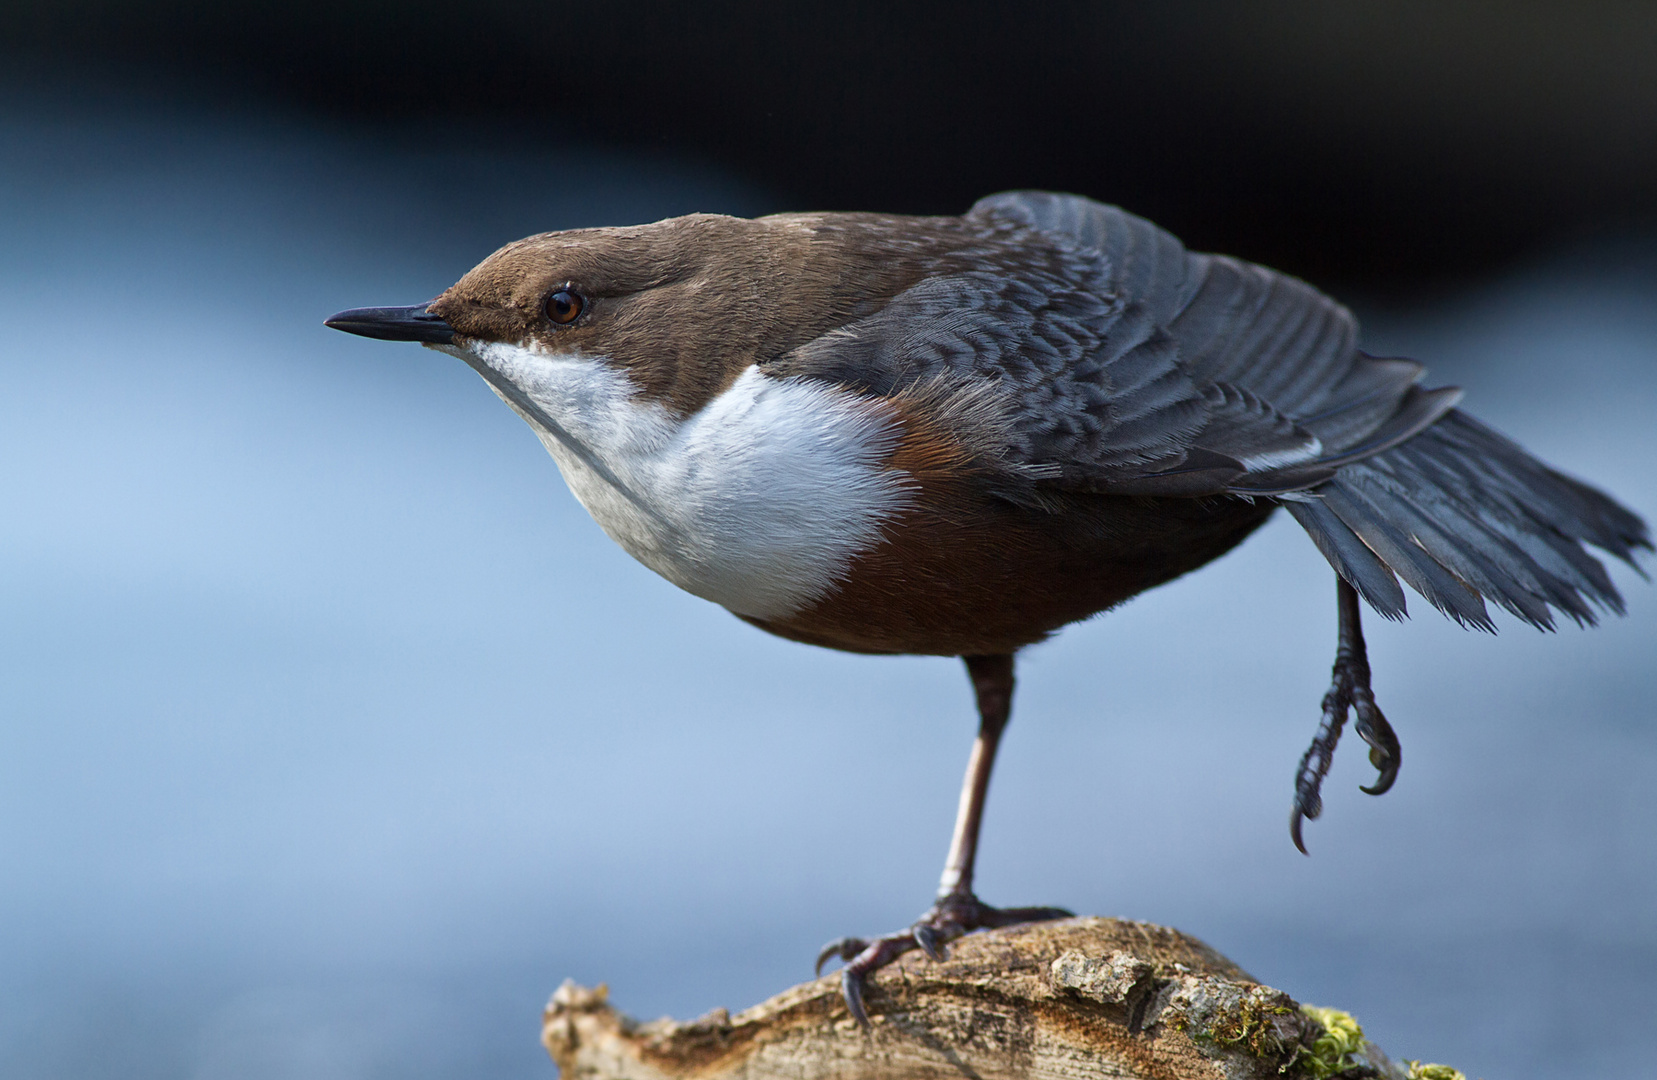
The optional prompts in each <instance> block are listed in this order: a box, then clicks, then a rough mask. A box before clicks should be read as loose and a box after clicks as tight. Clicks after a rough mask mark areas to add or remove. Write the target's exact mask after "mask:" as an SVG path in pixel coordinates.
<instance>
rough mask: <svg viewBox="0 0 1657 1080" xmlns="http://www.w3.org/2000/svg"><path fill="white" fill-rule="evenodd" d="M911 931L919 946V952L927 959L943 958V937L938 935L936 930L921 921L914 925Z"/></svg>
mask: <svg viewBox="0 0 1657 1080" xmlns="http://www.w3.org/2000/svg"><path fill="white" fill-rule="evenodd" d="M913 933H914V935H915V944H916V945H919V946H920V947H921V952H923V953H925V954H926V955H927V958H928V959H931V960H942V959H943V958H944V950H943V939H942V938H940V937H939V936H938V932H937V931H936V930H934V929H932V927H930V926H927V925H925V924H924V923H921V924H917V925H916V926H915V929H914V931H913Z"/></svg>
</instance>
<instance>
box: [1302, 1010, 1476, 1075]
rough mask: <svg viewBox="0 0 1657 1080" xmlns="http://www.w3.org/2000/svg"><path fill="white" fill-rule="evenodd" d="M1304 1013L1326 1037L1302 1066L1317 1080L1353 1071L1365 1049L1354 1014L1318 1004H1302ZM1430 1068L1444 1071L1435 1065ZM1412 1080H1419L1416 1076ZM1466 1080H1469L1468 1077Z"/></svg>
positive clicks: (1317, 1043) (1316, 1044) (1362, 1032)
mask: <svg viewBox="0 0 1657 1080" xmlns="http://www.w3.org/2000/svg"><path fill="white" fill-rule="evenodd" d="M1300 1011H1301V1012H1303V1013H1305V1014H1306V1015H1307V1016H1310V1017H1311V1018H1312V1019H1313V1020H1316V1021H1317V1022H1318V1023H1319V1024H1320V1025H1322V1027H1323V1034H1322V1035H1319V1036H1318V1038H1317V1041H1316V1042H1314V1043H1312V1049H1311V1051H1310V1052H1309V1053H1308V1054H1307V1055H1306V1056H1305V1057H1303V1058H1301V1059H1300V1065H1301V1067H1302V1068H1304V1069H1305V1070H1306V1072H1307V1073H1308V1074H1309V1075H1310V1076H1311V1077H1312V1078H1313V1080H1326V1078H1327V1077H1330V1076H1334V1075H1335V1074H1336V1073H1338V1072H1341V1071H1343V1070H1345V1069H1349V1068H1351V1067H1352V1065H1353V1064H1354V1062H1353V1060H1352V1055H1354V1054H1356V1053H1358V1052H1359V1051H1361V1050H1362V1049H1363V1048H1364V1029H1363V1028H1361V1027H1359V1026H1358V1021H1356V1020H1354V1019H1353V1018H1352V1014H1351V1013H1343V1012H1341V1011H1340V1010H1339V1009H1320V1008H1318V1007H1317V1006H1316V1005H1302V1006H1301V1007H1300ZM1429 1067H1430V1068H1435V1069H1436V1068H1442V1066H1438V1065H1433V1066H1429ZM1410 1080H1417V1078H1416V1077H1415V1075H1414V1074H1413V1073H1412V1074H1411V1076H1410ZM1420 1080H1453V1078H1449V1077H1443V1078H1441V1077H1437V1076H1432V1077H1429V1076H1426V1075H1425V1074H1423V1076H1422V1077H1420ZM1462 1080H1466V1078H1465V1077H1463V1078H1462Z"/></svg>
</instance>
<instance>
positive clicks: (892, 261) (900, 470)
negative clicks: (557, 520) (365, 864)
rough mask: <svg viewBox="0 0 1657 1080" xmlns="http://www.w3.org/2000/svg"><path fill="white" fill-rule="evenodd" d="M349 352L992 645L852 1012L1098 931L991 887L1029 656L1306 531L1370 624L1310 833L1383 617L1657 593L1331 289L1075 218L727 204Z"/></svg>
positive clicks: (929, 638) (1626, 514) (655, 558)
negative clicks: (447, 374) (484, 387)
mask: <svg viewBox="0 0 1657 1080" xmlns="http://www.w3.org/2000/svg"><path fill="white" fill-rule="evenodd" d="M327 325H329V326H331V327H334V328H336V329H339V330H345V331H348V332H350V333H354V334H361V335H363V336H365V337H372V338H385V339H390V340H394V341H418V342H422V343H424V344H426V345H428V346H430V347H433V348H436V349H438V350H440V351H442V352H446V353H449V354H451V355H453V356H456V357H459V358H460V359H461V360H464V361H465V362H466V363H467V364H469V365H471V366H472V368H473V369H475V370H476V371H477V373H478V374H479V375H481V376H483V378H484V381H485V382H487V383H488V384H489V387H490V389H492V390H494V391H495V393H496V394H498V395H500V397H501V399H502V400H503V401H505V402H506V403H507V404H508V405H509V406H511V407H512V409H513V410H514V411H515V412H517V413H518V415H519V416H521V417H523V418H524V420H526V421H527V422H528V423H529V425H530V427H531V428H533V429H534V431H535V433H536V434H537V435H538V436H539V437H540V439H541V442H542V443H543V444H544V445H545V446H546V448H547V450H548V451H550V452H551V454H552V457H553V459H554V460H555V461H556V462H557V463H558V468H559V469H560V470H561V471H562V473H563V475H564V479H565V480H566V481H567V482H568V484H569V486H570V489H571V490H572V491H573V492H574V493H575V496H576V498H577V499H579V500H580V501H581V503H582V505H584V506H585V507H586V508H587V510H588V511H589V512H590V513H591V514H592V516H593V517H594V518H595V519H596V520H597V521H598V523H599V525H601V526H602V527H603V528H604V530H605V532H607V533H609V534H610V536H611V537H612V538H613V539H614V540H615V541H616V542H617V543H619V544H621V546H622V547H624V548H626V549H627V551H628V552H630V553H631V554H632V555H633V556H634V557H635V558H637V559H638V560H639V561H640V562H643V563H644V564H645V565H646V566H648V567H650V568H651V569H652V570H655V571H656V572H657V573H659V574H661V575H662V576H663V577H665V578H667V579H668V580H669V581H672V582H673V583H674V584H676V585H678V586H680V587H681V588H683V589H686V590H688V591H690V592H692V593H695V594H696V595H697V596H700V597H704V598H706V599H708V600H712V601H714V602H715V603H717V604H721V605H723V606H724V607H726V608H728V609H729V610H730V611H732V612H733V613H735V614H736V615H737V616H739V617H741V618H743V619H746V620H747V621H748V622H751V623H753V624H754V625H755V626H758V627H760V628H761V629H763V630H767V631H770V632H771V633H773V634H779V635H781V636H783V637H786V638H792V639H794V640H796V641H803V642H808V643H810V644H813V645H822V646H826V647H828V648H834V649H844V650H848V651H851V652H863V653H924V654H933V655H945V656H960V657H962V658H963V659H964V660H965V661H966V667H967V673H968V675H969V676H970V677H971V680H972V685H973V689H974V691H975V692H976V695H977V704H978V713H979V729H978V736H977V741H976V742H975V743H974V744H973V748H972V753H971V757H970V759H969V764H968V767H967V774H966V780H965V784H964V786H963V790H962V793H961V803H960V811H959V816H958V818H957V820H956V824H955V833H954V839H953V840H952V842H951V844H950V848H949V854H948V858H947V860H946V862H945V866H944V872H943V878H942V881H941V882H940V884H939V889H938V894H937V897H936V902H935V903H934V904H933V905H932V907H931V908H930V909H929V910H928V911H927V912H926V913H925V914H924V915H922V916H921V918H920V919H919V920H918V921H917V922H916V923H915V924H914V925H913V926H911V927H909V928H907V929H905V930H902V931H900V932H898V933H894V934H887V935H885V936H882V937H877V938H873V939H867V940H865V939H863V938H845V939H843V940H840V941H836V942H833V943H831V944H830V945H829V946H828V947H827V948H825V949H824V950H823V952H822V954H821V955H820V956H819V958H818V967H819V969H821V967H822V964H823V961H824V960H826V959H828V958H829V957H831V956H837V957H839V958H840V959H841V960H843V961H845V967H844V968H843V969H842V976H841V978H842V986H843V988H844V991H845V996H846V1000H847V1004H848V1007H849V1009H850V1011H851V1013H852V1015H853V1016H854V1017H856V1018H857V1019H858V1020H859V1021H860V1022H862V1023H867V1018H866V1014H865V1010H864V1005H863V980H864V977H865V976H866V975H867V974H868V973H869V972H871V971H873V970H875V969H876V968H878V967H880V966H882V965H884V964H886V963H889V962H890V961H891V960H892V959H894V958H895V957H897V956H898V955H900V954H902V953H904V952H906V951H908V950H910V949H914V948H920V949H923V950H925V951H926V952H927V953H928V954H929V955H930V956H932V957H934V958H937V957H939V956H940V955H941V950H942V948H943V946H944V944H945V943H947V942H948V941H950V940H951V939H953V938H955V937H958V936H960V935H961V934H963V933H966V932H967V931H970V930H974V929H979V928H984V927H994V926H1003V925H1008V924H1010V923H1015V922H1021V921H1028V920H1035V919H1047V918H1055V917H1059V916H1062V915H1067V914H1069V913H1068V912H1065V911H1062V910H1060V909H1057V908H1011V909H997V908H993V907H990V906H989V905H987V904H984V903H982V902H981V901H979V900H978V898H977V897H976V896H975V895H974V893H973V891H972V878H973V859H974V853H975V850H976V845H977V839H978V825H979V821H980V818H981V815H982V813H983V808H984V797H985V792H986V790H987V787H988V784H989V776H990V768H991V765H992V763H993V762H994V759H995V752H996V745H997V743H998V741H999V739H1000V737H1001V733H1002V729H1003V727H1004V726H1005V725H1006V723H1007V718H1008V714H1009V710H1010V706H1011V703H1012V692H1013V657H1014V655H1015V654H1016V653H1017V652H1018V650H1019V649H1021V648H1023V647H1024V646H1026V645H1029V644H1031V643H1033V642H1037V641H1040V640H1042V639H1043V638H1045V637H1047V636H1048V635H1050V634H1052V633H1053V632H1054V631H1055V630H1057V629H1058V628H1059V627H1061V626H1064V625H1065V624H1066V623H1071V622H1075V621H1076V620H1078V619H1085V618H1087V617H1088V616H1090V615H1093V614H1095V613H1097V612H1100V611H1104V610H1106V609H1107V608H1111V607H1114V606H1115V605H1117V604H1120V603H1122V602H1123V601H1124V600H1126V599H1128V598H1129V597H1131V596H1134V595H1135V594H1137V593H1140V592H1142V591H1144V590H1146V589H1149V588H1151V587H1153V586H1155V585H1160V584H1162V583H1163V582H1166V581H1169V580H1171V579H1173V578H1176V577H1178V576H1179V575H1181V574H1184V573H1186V572H1187V571H1190V570H1194V569H1196V568H1197V567H1199V566H1202V565H1203V564H1204V563H1207V562H1209V561H1210V560H1212V559H1215V558H1218V557H1219V556H1220V555H1223V554H1224V553H1225V552H1227V551H1229V550H1230V549H1231V548H1232V547H1234V546H1235V545H1236V544H1238V543H1239V542H1240V541H1241V540H1242V539H1243V538H1244V537H1246V536H1247V535H1248V534H1249V533H1251V532H1253V531H1254V530H1255V529H1257V528H1259V526H1260V524H1261V523H1262V522H1263V521H1265V520H1266V518H1267V517H1269V516H1270V515H1271V514H1272V512H1273V511H1274V510H1275V509H1276V508H1278V507H1279V506H1281V507H1283V508H1284V509H1285V510H1287V511H1288V512H1289V513H1290V514H1292V515H1293V516H1294V518H1295V520H1297V521H1298V522H1299V523H1300V524H1301V525H1302V526H1303V527H1304V528H1305V529H1306V531H1307V532H1308V533H1309V534H1310V535H1311V537H1312V540H1313V542H1314V543H1315V544H1316V545H1317V547H1318V549H1319V550H1320V551H1321V552H1322V553H1323V555H1324V557H1325V558H1327V559H1328V561H1329V563H1330V565H1331V566H1333V567H1334V569H1335V572H1336V575H1337V581H1336V595H1337V615H1338V634H1337V650H1336V656H1335V665H1334V675H1333V681H1332V684H1331V686H1330V688H1329V692H1328V694H1327V695H1326V696H1325V697H1324V699H1323V713H1322V721H1321V723H1320V725H1319V727H1318V729H1317V733H1316V736H1315V737H1314V738H1313V740H1312V744H1311V747H1310V749H1308V750H1307V752H1306V754H1305V756H1304V757H1303V758H1302V760H1301V763H1300V767H1299V770H1298V772H1297V774H1296V779H1295V793H1294V803H1293V811H1292V814H1291V817H1290V828H1291V834H1292V836H1293V838H1294V842H1295V844H1296V846H1297V847H1300V849H1301V850H1302V851H1305V846H1304V844H1303V843H1302V838H1301V822H1302V820H1303V819H1306V818H1315V817H1317V816H1318V813H1319V811H1320V809H1321V800H1320V796H1319V791H1320V787H1321V784H1322V781H1323V778H1324V774H1325V773H1326V772H1327V771H1328V768H1329V765H1330V760H1331V755H1332V754H1333V752H1334V750H1335V745H1336V742H1337V740H1338V739H1339V737H1340V734H1341V729H1342V727H1343V725H1344V724H1345V722H1346V719H1347V716H1348V714H1349V713H1351V714H1353V715H1354V716H1355V721H1354V726H1355V729H1356V730H1357V732H1358V734H1359V736H1360V737H1362V738H1363V740H1364V741H1365V742H1366V743H1368V744H1369V747H1370V750H1369V757H1370V761H1371V763H1372V764H1373V765H1374V766H1375V767H1376V768H1377V769H1378V770H1379V776H1378V779H1377V780H1376V781H1375V783H1374V784H1373V785H1372V786H1370V787H1367V788H1365V789H1364V790H1365V791H1368V792H1370V793H1372V794H1377V795H1378V794H1381V793H1382V792H1384V791H1386V790H1387V789H1388V788H1389V787H1391V786H1392V783H1393V780H1394V778H1395V777H1396V776H1397V774H1398V766H1399V761H1400V753H1399V746H1398V739H1397V737H1396V736H1395V735H1394V734H1393V731H1392V728H1391V727H1390V726H1389V725H1388V723H1387V721H1386V719H1385V718H1384V717H1383V716H1382V714H1381V711H1380V709H1378V708H1377V707H1376V704H1375V698H1374V695H1373V694H1372V693H1371V692H1370V672H1369V665H1368V661H1367V659H1366V656H1365V651H1364V640H1363V633H1362V628H1361V625H1360V620H1359V606H1358V598H1359V597H1360V596H1361V597H1363V599H1364V600H1365V601H1367V602H1368V603H1369V605H1370V606H1371V607H1372V608H1374V609H1375V610H1376V611H1378V612H1380V613H1381V615H1383V616H1385V617H1387V618H1393V619H1396V618H1401V617H1402V616H1403V615H1404V592H1403V589H1402V588H1401V587H1400V586H1399V583H1398V579H1399V578H1402V579H1403V580H1404V581H1405V582H1406V583H1408V584H1409V585H1410V586H1411V587H1412V588H1414V589H1415V590H1416V591H1417V592H1419V593H1420V594H1421V595H1422V596H1424V597H1425V598H1426V599H1427V600H1428V602H1430V603H1431V604H1433V606H1435V607H1437V608H1438V609H1439V610H1441V611H1443V612H1444V613H1445V614H1446V615H1448V616H1449V617H1450V618H1452V619H1454V620H1456V621H1457V622H1458V623H1460V624H1462V625H1464V626H1472V627H1477V628H1479V629H1483V630H1490V629H1492V625H1491V621H1490V615H1489V614H1488V612H1487V609H1486V606H1485V605H1486V601H1492V602H1494V603H1495V604H1497V605H1499V606H1501V607H1503V608H1506V609H1507V610H1508V611H1510V612H1512V613H1513V614H1514V615H1516V616H1518V617H1519V618H1520V619H1522V620H1524V621H1525V622H1528V623H1530V624H1532V625H1534V626H1537V627H1539V628H1550V627H1551V626H1552V625H1553V619H1554V612H1555V611H1557V612H1560V613H1562V614H1564V615H1565V616H1567V617H1569V618H1571V619H1573V620H1575V621H1577V622H1578V623H1592V622H1594V619H1595V614H1596V610H1595V609H1596V606H1597V607H1599V608H1606V609H1610V610H1612V611H1616V612H1621V611H1622V610H1623V603H1622V599H1621V597H1620V596H1619V595H1618V594H1617V590H1616V588H1615V587H1614V586H1613V585H1612V583H1611V580H1610V578H1609V577H1608V576H1607V574H1606V572H1605V569H1604V568H1603V567H1602V566H1601V564H1600V563H1599V562H1598V561H1597V560H1596V559H1595V558H1593V557H1592V556H1591V555H1589V554H1588V553H1587V552H1586V551H1585V550H1584V545H1585V544H1591V545H1593V546H1595V547H1597V548H1600V549H1601V550H1603V551H1605V552H1609V553H1610V554H1612V555H1615V556H1616V557H1617V558H1619V559H1622V560H1623V561H1625V562H1629V563H1630V564H1631V565H1632V564H1633V561H1634V560H1633V556H1634V552H1635V550H1636V549H1638V548H1647V549H1649V548H1650V546H1651V544H1650V540H1649V537H1648V534H1647V531H1646V527H1645V525H1644V523H1643V522H1642V521H1641V520H1640V519H1639V518H1638V517H1636V516H1635V515H1634V514H1633V513H1631V512H1630V511H1629V510H1627V509H1625V508H1624V507H1622V506H1620V505H1618V504H1617V503H1616V502H1615V501H1613V500H1612V499H1610V498H1609V497H1607V496H1606V495H1604V494H1602V493H1601V492H1599V491H1596V490H1595V489H1593V488H1591V487H1588V486H1587V485H1585V484H1582V483H1580V482H1578V481H1576V480H1572V479H1570V478H1568V477H1566V476H1563V475H1561V474H1559V473H1557V472H1555V471H1554V470H1552V469H1550V468H1549V467H1548V466H1546V465H1544V464H1543V463H1541V462H1540V461H1538V460H1536V459H1535V458H1533V457H1531V456H1530V455H1529V454H1527V453H1526V452H1525V451H1524V450H1522V449H1521V448H1520V447H1519V446H1517V445H1516V444H1514V443H1512V442H1510V441H1509V440H1507V439H1506V438H1504V437H1503V436H1501V435H1499V434H1497V433H1496V432H1494V431H1492V430H1491V429H1490V428H1488V427H1485V426H1484V425H1483V424H1481V423H1479V422H1478V421H1477V420H1475V419H1473V418H1472V417H1471V416H1468V415H1467V414H1465V413H1463V412H1461V411H1459V410H1457V409H1456V408H1455V405H1456V403H1457V401H1458V400H1459V399H1460V397H1461V392H1460V391H1459V390H1457V389H1454V388H1450V387H1443V388H1438V389H1425V388H1423V387H1422V386H1421V385H1419V380H1420V379H1421V376H1422V374H1423V368H1422V366H1421V365H1420V364H1418V363H1416V362H1415V361H1413V360H1404V359H1395V358H1387V357H1377V356H1371V355H1368V354H1367V353H1364V352H1362V351H1360V350H1359V349H1358V347H1357V324H1356V322H1355V321H1354V319H1353V317H1352V315H1351V313H1350V312H1348V311H1347V310H1346V308H1344V307H1342V306H1340V305H1339V304H1337V303H1335V302H1334V301H1332V300H1330V299H1329V298H1328V297H1326V296H1324V295H1323V294H1322V293H1320V292H1318V291H1317V290H1316V289H1313V288H1312V287H1311V286H1309V285H1307V284H1305V283H1304V282H1301V281H1298V280H1296V279H1294V278H1291V277H1288V276H1286V275H1283V274H1280V273H1276V272H1274V271H1272V270H1268V269H1266V268H1264V267H1261V266H1255V265H1252V264H1250V263H1246V262H1242V261H1240V260H1237V259H1233V258H1228V257H1226V256H1223V255H1204V254H1196V253H1193V252H1189V251H1187V250H1186V249H1185V248H1184V247H1183V246H1182V245H1181V244H1180V242H1179V241H1178V240H1177V239H1175V238H1174V237H1173V236H1171V235H1169V234H1168V233H1167V232H1164V231H1163V230H1161V229H1159V228H1157V227H1156V226H1155V225H1153V224H1151V223H1150V222H1148V221H1145V220H1144V219H1142V218H1138V217H1135V216H1133V215H1132V214H1129V213H1127V212H1125V211H1123V210H1120V209H1118V208H1116V207H1113V206H1106V205H1102V204H1100V203H1097V202H1093V201H1090V200H1088V199H1085V198H1080V197H1077V196H1072V195H1055V194H1047V193H1040V192H1013V193H1007V194H1001V195H994V196H991V197H989V198H986V199H983V200H981V201H980V202H978V203H977V204H976V205H974V206H973V207H972V209H971V210H969V211H968V212H967V213H965V214H963V215H961V216H960V217H902V216H895V215H886V214H840V213H816V214H778V215H774V216H771V217H762V218H757V219H753V220H748V219H742V218H734V217H723V216H717V215H709V214H693V215H690V216H688V217H680V218H672V219H670V220H667V221H660V222H657V223H655V224H653V225H640V226H635V227H630V228H605V229H580V230H575V231H570V232H555V233H545V234H542V235H539V236H532V237H529V238H528V239H525V240H519V241H518V242H516V243H513V244H508V245H507V246H506V247H503V248H501V249H500V250H499V251H497V252H495V253H494V254H493V255H491V256H489V257H488V258H487V259H485V260H484V261H483V262H482V263H481V264H479V265H478V266H477V267H476V268H475V269H473V270H472V271H471V272H469V273H468V274H466V276H465V277H463V278H461V279H460V281H459V282H457V283H456V284H455V285H454V286H453V287H452V288H450V289H449V290H447V291H446V292H444V293H443V294H442V295H441V296H439V297H438V298H437V299H435V300H433V301H431V302H430V303H426V304H416V305H414V306H412V307H396V308H359V309H355V310H351V311H344V312H341V313H340V314H338V315H335V316H334V317H333V318H331V319H329V320H327Z"/></svg>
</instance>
